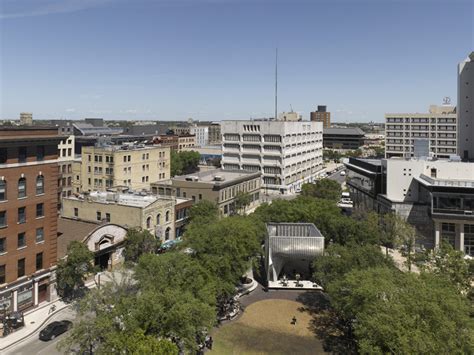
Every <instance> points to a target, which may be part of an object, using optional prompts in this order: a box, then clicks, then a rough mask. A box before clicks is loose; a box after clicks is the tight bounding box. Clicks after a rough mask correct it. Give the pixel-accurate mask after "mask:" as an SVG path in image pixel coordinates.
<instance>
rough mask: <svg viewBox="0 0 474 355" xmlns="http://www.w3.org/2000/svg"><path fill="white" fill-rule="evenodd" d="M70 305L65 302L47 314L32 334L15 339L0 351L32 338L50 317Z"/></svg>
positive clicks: (0, 349)
mask: <svg viewBox="0 0 474 355" xmlns="http://www.w3.org/2000/svg"><path fill="white" fill-rule="evenodd" d="M68 307H70V305H68V304H65V305H64V306H63V307H61V308H57V309H56V310H55V311H54V312H53V313H51V314H48V316H47V317H46V318H45V319H43V321H42V322H41V324H39V325H38V327H37V328H36V329H35V330H33V331H32V332H31V333H30V334H27V335H25V336H24V337H22V338H20V339H18V340H17V341H15V342H14V343H11V344H9V345H7V346H5V347H3V348H0V351H5V350H7V349H9V348H11V347H13V346H16V345H19V344H20V343H22V342H23V341H25V340H26V339H28V338H30V337H31V336H33V335H35V334H36V333H38V331H39V329H40V328H42V327H43V325H44V324H45V323H46V322H47V321H48V320H50V319H51V318H52V317H53V316H55V315H56V314H57V313H59V312H61V311H62V310H64V309H66V308H68ZM41 308H43V307H41Z"/></svg>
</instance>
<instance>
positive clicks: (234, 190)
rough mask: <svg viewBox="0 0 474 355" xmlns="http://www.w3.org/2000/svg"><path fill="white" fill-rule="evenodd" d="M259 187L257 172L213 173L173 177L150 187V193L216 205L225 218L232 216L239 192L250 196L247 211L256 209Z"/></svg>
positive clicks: (214, 171) (224, 171)
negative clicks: (209, 202)
mask: <svg viewBox="0 0 474 355" xmlns="http://www.w3.org/2000/svg"><path fill="white" fill-rule="evenodd" d="M260 186H261V173H260V172H249V171H242V170H241V171H230V170H229V171H227V170H222V169H215V170H208V171H201V172H198V173H194V174H190V175H182V176H175V177H174V178H172V179H171V180H170V181H168V182H167V183H163V182H157V183H153V184H152V186H151V191H152V193H154V194H157V195H160V196H162V195H164V196H176V197H182V198H188V199H192V200H193V201H195V202H199V201H201V200H208V201H211V202H214V203H216V204H217V206H218V208H219V211H220V214H221V215H222V216H227V215H230V214H232V213H234V212H235V199H236V197H237V194H238V193H239V192H245V193H248V194H249V195H250V196H251V200H252V201H251V203H250V205H249V206H248V207H247V208H248V209H251V208H254V207H256V206H258V205H259V204H260V200H261V196H260Z"/></svg>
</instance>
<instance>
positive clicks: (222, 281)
mask: <svg viewBox="0 0 474 355" xmlns="http://www.w3.org/2000/svg"><path fill="white" fill-rule="evenodd" d="M265 233H266V230H265V225H264V224H263V223H261V222H260V221H259V220H258V219H256V218H252V217H248V216H245V217H243V216H232V217H227V218H223V219H220V220H217V221H214V222H211V223H206V224H199V225H195V226H194V227H193V228H192V229H188V230H187V231H186V234H185V246H187V247H190V248H191V249H192V250H193V257H194V258H196V259H197V260H198V261H199V262H200V263H201V265H203V267H204V268H206V269H207V270H209V271H210V273H211V274H212V275H215V276H216V277H217V294H218V296H219V297H220V298H223V297H224V298H225V297H227V296H230V295H233V294H234V293H235V286H236V285H237V284H238V282H239V279H240V277H241V276H242V275H243V274H244V273H245V272H246V271H247V270H248V268H249V267H250V262H251V258H252V257H253V256H255V255H257V254H258V253H259V252H260V250H261V249H260V245H261V242H262V241H263V238H264V236H265Z"/></svg>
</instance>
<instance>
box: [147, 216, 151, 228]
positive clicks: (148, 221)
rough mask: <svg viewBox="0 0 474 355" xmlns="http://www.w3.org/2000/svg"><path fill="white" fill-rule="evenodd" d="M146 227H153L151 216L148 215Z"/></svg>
mask: <svg viewBox="0 0 474 355" xmlns="http://www.w3.org/2000/svg"><path fill="white" fill-rule="evenodd" d="M146 227H147V228H151V217H148V218H147V219H146Z"/></svg>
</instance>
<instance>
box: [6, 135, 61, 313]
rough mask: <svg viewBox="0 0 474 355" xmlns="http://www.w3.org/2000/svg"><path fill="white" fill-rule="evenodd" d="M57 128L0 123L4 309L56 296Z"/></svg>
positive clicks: (17, 307)
mask: <svg viewBox="0 0 474 355" xmlns="http://www.w3.org/2000/svg"><path fill="white" fill-rule="evenodd" d="M64 138H65V137H61V136H58V132H57V129H56V128H46V127H34V126H32V127H0V315H1V314H3V310H5V311H6V312H7V313H8V312H10V311H16V310H18V311H24V310H25V309H28V308H31V307H35V306H36V305H38V304H39V303H41V302H42V301H46V300H50V299H51V298H54V297H55V295H56V292H55V290H54V287H53V285H52V284H53V282H54V280H53V277H52V268H53V267H54V266H55V265H56V260H57V257H56V256H57V245H56V240H57V219H58V210H57V202H58V201H57V198H58V160H57V159H58V143H59V142H60V140H61V139H64Z"/></svg>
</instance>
